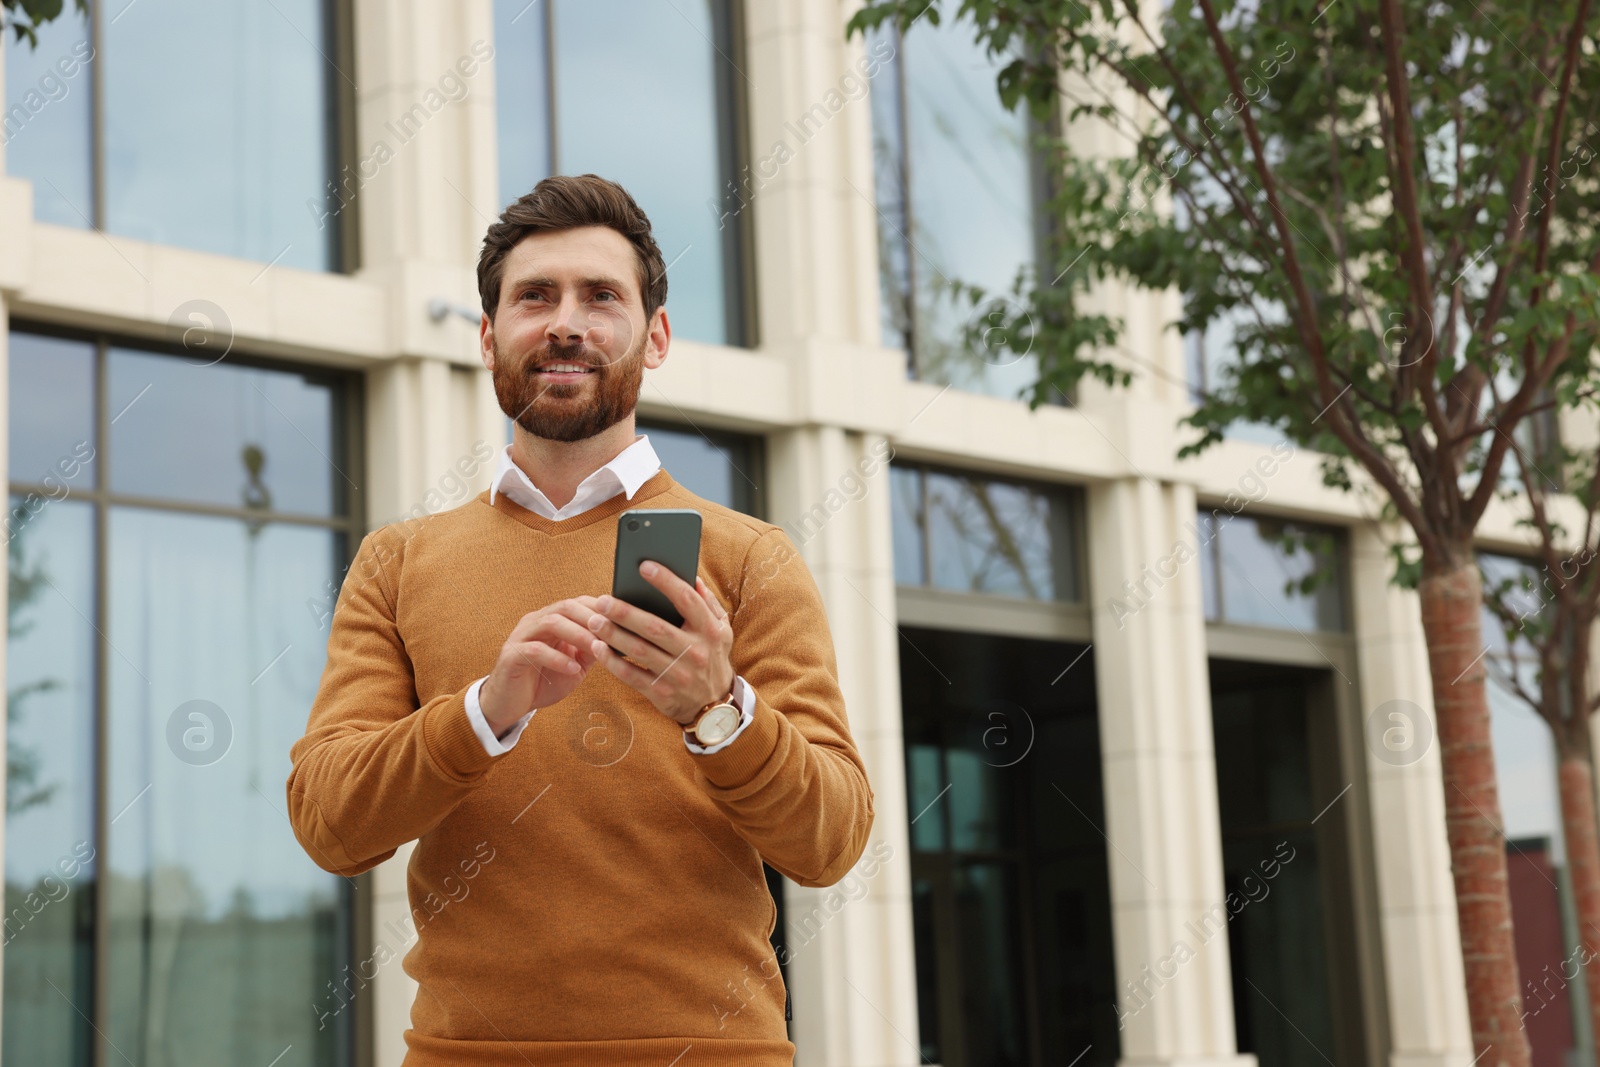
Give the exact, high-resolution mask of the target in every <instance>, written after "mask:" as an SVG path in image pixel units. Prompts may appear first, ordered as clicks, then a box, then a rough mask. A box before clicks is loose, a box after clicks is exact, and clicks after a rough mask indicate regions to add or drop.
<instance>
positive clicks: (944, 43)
mask: <svg viewBox="0 0 1600 1067" xmlns="http://www.w3.org/2000/svg"><path fill="white" fill-rule="evenodd" d="M974 38H975V29H974V27H973V25H972V22H971V20H970V18H963V19H961V20H959V21H957V20H951V21H947V22H944V23H942V24H941V25H938V26H935V25H933V24H932V22H931V21H928V20H923V21H921V22H919V23H918V24H917V25H916V26H914V27H913V28H912V29H911V31H910V33H909V34H907V35H906V37H905V39H904V41H903V42H902V48H901V49H900V53H899V63H900V66H901V68H902V71H903V76H902V84H903V93H904V96H903V121H904V124H905V131H906V132H905V138H904V145H903V146H902V144H901V138H900V131H899V122H900V120H901V119H902V114H897V113H896V108H895V106H894V105H895V103H896V102H897V101H896V100H894V99H893V98H888V99H877V100H875V102H874V108H873V123H874V134H873V137H874V161H875V164H876V169H877V178H878V189H879V205H878V206H879V208H880V210H881V211H882V212H883V213H884V217H885V219H886V220H888V221H883V222H881V224H882V225H883V226H884V227H885V228H886V229H888V231H889V232H888V233H887V235H885V234H881V233H880V248H881V249H882V250H883V253H884V256H883V263H882V265H881V266H882V277H883V278H884V285H885V294H884V297H885V299H884V303H885V309H884V315H885V324H886V327H887V326H889V325H892V324H903V323H904V321H905V318H906V311H905V306H906V303H907V301H906V300H905V298H904V290H905V286H906V284H907V281H908V279H914V281H911V285H912V287H913V288H914V294H915V295H914V299H913V300H912V301H911V303H912V304H914V315H915V319H914V321H913V322H912V323H911V324H910V327H911V328H910V331H909V333H910V343H911V344H912V345H914V347H915V352H916V356H915V363H916V367H917V376H918V377H919V378H921V379H923V380H925V381H931V382H939V383H953V384H955V385H956V386H957V387H958V388H962V389H968V390H973V391H976V392H984V393H989V394H992V395H995V396H1003V397H1015V396H1017V395H1019V393H1020V392H1021V391H1022V390H1023V389H1024V388H1026V387H1027V386H1029V385H1031V384H1032V383H1033V381H1034V380H1035V379H1036V378H1037V377H1038V365H1037V359H1036V358H1035V357H1033V356H1031V355H1027V356H1022V357H1020V358H1018V357H1017V355H1016V354H1015V353H1013V352H1011V351H1009V350H1007V349H997V350H994V351H988V350H982V349H980V350H976V351H975V350H973V349H972V348H969V347H968V345H967V343H966V342H965V340H964V339H963V337H962V333H963V328H964V326H965V325H966V324H967V322H968V321H969V320H971V319H972V318H973V316H974V314H975V312H974V310H973V309H972V307H971V306H970V305H969V304H968V303H967V302H966V301H965V300H964V299H959V298H957V296H956V294H955V292H954V286H955V285H960V284H965V285H979V286H982V287H983V288H985V289H986V290H988V291H989V292H990V293H1007V292H1009V291H1010V290H1011V286H1012V282H1013V281H1014V280H1015V278H1016V277H1017V274H1018V271H1019V270H1020V269H1023V268H1024V267H1029V266H1031V265H1032V263H1033V262H1034V259H1035V229H1034V225H1035V224H1034V190H1033V169H1032V161H1031V150H1030V143H1029V138H1030V132H1029V123H1028V118H1027V115H1026V113H1025V111H1022V110H1019V111H1008V110H1006V109H1005V108H1004V107H1003V106H1002V105H1001V104H1000V100H999V96H998V94H997V92H996V90H995V76H996V73H997V67H996V62H997V61H996V60H994V59H991V58H990V57H989V56H988V55H987V54H986V53H985V51H984V49H983V47H982V46H981V45H979V44H978V43H977V42H976V40H975V39H974ZM889 77H892V72H891V73H890V74H889V75H885V76H884V77H881V78H879V79H877V80H876V81H875V82H874V85H873V88H872V92H873V94H874V96H875V97H880V98H883V97H888V94H889V93H890V92H891V91H894V92H896V93H898V92H899V91H900V90H901V87H899V86H896V87H894V89H893V90H891V87H890V86H888V85H887V84H885V83H886V82H887V81H888V80H889ZM901 152H904V153H906V156H907V158H906V160H905V164H906V170H907V172H908V174H909V182H910V188H909V190H906V189H905V188H904V186H903V184H902V183H900V182H898V181H895V180H894V176H895V171H896V169H897V164H898V161H899V156H900V153H901ZM907 199H909V210H906V204H905V201H906V200H907ZM906 218H909V223H910V225H909V226H905V225H898V223H897V225H895V226H893V227H891V226H889V225H888V223H889V222H896V221H897V220H900V219H906ZM897 230H898V232H896V231H897ZM896 242H899V243H900V245H901V246H903V247H896ZM894 343H897V344H906V343H908V342H907V339H906V336H905V335H904V334H902V336H901V337H900V338H899V339H897V340H896V341H895V342H894Z"/></svg>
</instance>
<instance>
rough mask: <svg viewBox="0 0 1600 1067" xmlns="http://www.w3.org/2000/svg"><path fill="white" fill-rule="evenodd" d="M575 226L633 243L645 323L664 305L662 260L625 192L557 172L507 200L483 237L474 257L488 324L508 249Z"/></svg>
mask: <svg viewBox="0 0 1600 1067" xmlns="http://www.w3.org/2000/svg"><path fill="white" fill-rule="evenodd" d="M579 226H609V227H610V228H611V229H613V230H616V231H617V232H618V233H620V234H622V236H624V237H626V238H627V239H628V242H629V243H630V244H632V245H633V251H634V254H635V255H636V256H637V257H638V260H639V295H640V297H641V298H642V299H643V300H644V317H645V321H646V322H649V321H650V317H651V316H652V315H654V314H655V313H656V308H658V307H660V306H661V305H662V304H665V303H666V302H667V268H666V266H665V265H664V264H663V263H662V261H661V249H660V247H658V246H657V245H656V239H655V238H654V237H653V236H651V234H650V219H649V218H648V217H647V216H646V215H645V213H644V212H643V211H641V210H639V205H638V204H637V203H635V202H634V199H633V197H631V196H629V195H628V191H627V190H626V189H624V188H623V187H622V186H620V185H618V184H617V183H616V182H614V181H610V180H609V179H606V178H602V177H600V176H599V175H598V174H579V175H577V176H572V175H567V174H557V175H554V176H552V177H549V178H546V179H544V181H542V182H540V183H539V184H538V185H535V186H534V187H533V191H532V192H530V193H526V194H524V195H522V196H520V197H518V198H517V199H516V200H514V201H512V202H511V204H510V205H509V206H508V207H507V208H506V209H505V211H503V212H502V213H501V214H500V219H499V221H498V222H495V223H494V224H493V225H491V226H490V227H489V232H488V233H486V234H484V235H483V251H482V252H480V253H479V254H478V296H479V298H480V299H481V300H482V301H483V313H484V314H485V315H487V316H489V321H490V322H493V321H494V313H495V309H496V308H497V307H498V306H499V304H500V283H501V280H502V277H503V276H504V274H505V267H506V256H508V255H509V254H510V253H511V250H512V249H513V248H515V247H516V246H517V244H518V243H519V242H521V241H522V239H523V238H524V237H527V236H528V235H529V234H534V233H551V232H555V231H559V230H572V229H576V228H577V227H579Z"/></svg>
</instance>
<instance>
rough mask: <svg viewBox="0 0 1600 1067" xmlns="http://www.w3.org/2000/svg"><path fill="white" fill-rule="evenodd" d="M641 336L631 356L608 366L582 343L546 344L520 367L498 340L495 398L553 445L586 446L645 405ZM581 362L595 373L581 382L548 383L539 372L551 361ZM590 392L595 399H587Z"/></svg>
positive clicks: (520, 422)
mask: <svg viewBox="0 0 1600 1067" xmlns="http://www.w3.org/2000/svg"><path fill="white" fill-rule="evenodd" d="M645 341H646V337H645V336H643V335H641V336H640V338H639V341H638V343H637V344H635V345H634V346H633V348H632V350H630V351H629V352H628V353H627V354H626V355H624V356H623V357H622V358H621V359H619V360H617V361H616V362H615V363H611V364H606V363H603V362H602V361H601V359H600V358H599V357H598V356H597V355H596V354H595V353H593V352H591V351H589V350H588V349H587V348H586V346H585V345H584V344H583V342H582V341H579V342H577V343H575V344H570V345H557V344H549V343H546V344H544V345H542V346H540V347H539V348H536V349H534V350H533V351H532V352H530V353H528V355H527V356H525V357H524V358H523V359H522V360H521V361H520V362H518V361H515V360H511V359H508V358H507V357H506V352H505V351H504V350H503V349H502V348H501V347H500V339H499V338H498V337H497V338H495V340H494V372H493V376H494V395H495V399H496V400H498V401H499V402H500V410H501V411H503V412H505V413H506V416H507V417H508V418H510V419H512V420H513V421H514V422H516V424H517V425H518V426H521V427H522V428H523V429H524V430H526V431H528V432H529V433H530V434H532V435H533V436H535V437H540V438H543V439H545V440H547V441H583V440H586V439H588V438H590V437H593V436H594V435H595V434H597V433H600V432H601V431H603V430H607V429H610V428H611V427H612V426H615V425H616V424H617V423H619V422H621V421H622V420H623V419H625V418H627V417H628V416H629V415H631V414H633V410H634V408H635V407H637V406H638V403H639V388H640V386H641V385H642V384H643V382H644V358H643V353H644V345H645ZM552 360H553V361H556V362H570V363H579V364H584V365H586V366H590V367H593V368H594V369H593V370H591V371H590V372H589V375H588V377H587V378H585V379H584V380H583V381H578V382H558V383H546V382H541V381H540V380H539V374H538V373H537V371H536V370H535V369H534V368H535V367H536V366H538V365H539V364H541V363H548V362H550V361H552ZM591 382H592V384H591ZM586 392H592V393H593V395H592V396H591V397H590V398H589V399H588V400H587V401H585V400H583V399H582V397H583V396H584V394H585V393H586Z"/></svg>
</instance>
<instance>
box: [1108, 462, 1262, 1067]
mask: <svg viewBox="0 0 1600 1067" xmlns="http://www.w3.org/2000/svg"><path fill="white" fill-rule="evenodd" d="M1088 495H1089V500H1088V509H1089V546H1088V548H1089V559H1090V561H1091V566H1090V568H1089V596H1090V610H1091V612H1092V618H1093V620H1094V655H1095V657H1096V662H1095V677H1096V679H1097V684H1098V699H1099V703H1100V747H1101V758H1102V760H1103V761H1104V766H1105V799H1106V825H1105V826H1103V827H1100V828H1099V829H1100V830H1101V831H1102V833H1104V834H1105V836H1106V838H1107V850H1108V851H1107V858H1108V860H1109V862H1110V867H1111V921H1112V928H1113V931H1112V932H1113V939H1114V941H1115V946H1116V949H1115V951H1116V970H1117V976H1116V977H1117V989H1118V1004H1117V1006H1118V1010H1119V1013H1120V1014H1121V1018H1122V1020H1123V1028H1122V1034H1121V1037H1122V1062H1124V1063H1128V1064H1141V1065H1143V1064H1163V1065H1173V1067H1177V1065H1184V1067H1189V1065H1200V1064H1207V1065H1212V1064H1215V1065H1221V1064H1236V1065H1241V1067H1243V1065H1253V1064H1254V1062H1255V1057H1254V1056H1250V1055H1240V1054H1238V1053H1237V1052H1236V1043H1235V1035H1234V1027H1233V996H1232V988H1231V984H1230V983H1231V979H1230V971H1229V962H1228V941H1227V936H1226V934H1225V933H1223V934H1222V935H1221V936H1215V935H1213V936H1210V937H1206V936H1204V934H1203V932H1201V933H1197V930H1196V928H1197V927H1200V924H1201V922H1202V917H1203V916H1205V915H1206V913H1207V912H1208V911H1210V910H1211V909H1212V908H1214V907H1215V906H1216V905H1218V904H1220V903H1221V902H1222V901H1223V880H1222V841H1221V832H1220V829H1219V821H1218V814H1217V789H1216V762H1215V758H1214V755H1213V750H1212V734H1211V702H1210V697H1209V685H1208V682H1207V677H1208V670H1207V664H1206V644H1205V622H1204V613H1203V610H1202V606H1201V599H1200V597H1201V594H1200V561H1199V559H1198V557H1197V556H1196V555H1191V556H1190V557H1189V558H1188V559H1186V560H1184V561H1182V562H1176V561H1173V562H1169V563H1166V564H1163V562H1162V561H1164V560H1168V559H1169V558H1171V557H1172V556H1173V549H1174V545H1176V544H1183V545H1187V546H1188V549H1189V552H1190V553H1191V554H1193V553H1195V550H1196V546H1195V538H1194V535H1193V533H1191V532H1190V530H1189V529H1187V528H1186V527H1185V523H1193V521H1194V516H1195V495H1194V490H1193V488H1192V487H1191V486H1189V485H1186V484H1172V483H1166V482H1156V481H1154V480H1151V479H1148V478H1143V477H1127V478H1119V479H1116V480H1113V481H1109V482H1105V483H1102V484H1099V485H1095V486H1092V487H1090V490H1089V494H1088ZM1147 565H1148V566H1149V567H1151V568H1152V571H1153V573H1156V574H1158V575H1159V577H1160V582H1159V583H1147V586H1146V588H1147V589H1149V590H1150V592H1149V593H1148V594H1146V597H1145V606H1144V607H1142V608H1140V609H1139V610H1137V611H1135V612H1133V614H1131V615H1128V614H1127V613H1126V612H1124V611H1122V610H1121V608H1120V607H1118V606H1116V605H1114V604H1113V602H1114V601H1121V602H1123V603H1124V604H1126V603H1128V601H1129V598H1128V597H1127V595H1126V594H1125V592H1124V591H1123V581H1124V579H1128V580H1131V581H1133V582H1135V583H1136V584H1138V583H1139V582H1140V580H1141V574H1142V572H1143V571H1144V570H1145V568H1146V566H1147Z"/></svg>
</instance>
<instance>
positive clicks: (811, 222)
mask: <svg viewBox="0 0 1600 1067" xmlns="http://www.w3.org/2000/svg"><path fill="white" fill-rule="evenodd" d="M744 10H745V18H746V22H747V25H746V32H747V54H748V58H749V63H747V64H746V65H745V68H744V69H745V73H746V74H747V75H748V80H741V82H740V85H741V86H742V88H743V89H744V91H745V94H746V97H747V99H748V100H749V105H750V156H751V160H750V171H749V174H748V178H749V185H748V188H749V189H750V190H751V191H752V193H753V195H751V196H748V197H746V199H747V200H748V202H749V207H748V208H747V209H746V210H749V211H753V212H754V221H755V242H754V243H755V250H756V272H755V273H756V285H757V287H758V288H757V294H758V303H759V304H760V307H761V326H760V329H761V345H762V347H763V348H768V347H773V346H782V345H784V344H786V343H787V342H790V341H792V340H795V339H797V338H801V337H824V338H828V339H839V340H852V341H856V342H861V343H874V342H876V340H877V337H878V253H877V232H878V217H877V210H876V207H875V204H874V200H873V186H872V111H871V105H870V103H869V100H868V96H867V95H866V94H865V93H862V92H861V91H860V90H859V89H852V86H854V85H855V84H857V82H859V83H860V84H862V85H866V84H869V83H868V82H866V81H865V80H863V79H861V76H860V72H861V71H862V70H863V69H864V59H865V56H864V49H863V47H862V43H861V40H860V38H859V37H858V38H853V39H852V40H850V41H848V42H846V41H845V39H844V24H845V20H846V18H847V15H848V12H847V10H846V9H845V5H839V4H818V3H809V2H806V0H767V2H763V3H758V4H757V3H750V4H745V5H744ZM880 76H883V77H888V76H889V75H888V74H887V72H886V70H885V71H881V72H880ZM849 78H855V79H856V80H855V81H851V80H848V79H849ZM852 91H854V92H856V93H857V94H858V95H856V96H855V98H853V99H852V98H851V96H850V95H849V93H850V92H852ZM744 177H745V175H743V174H742V175H741V178H744Z"/></svg>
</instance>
